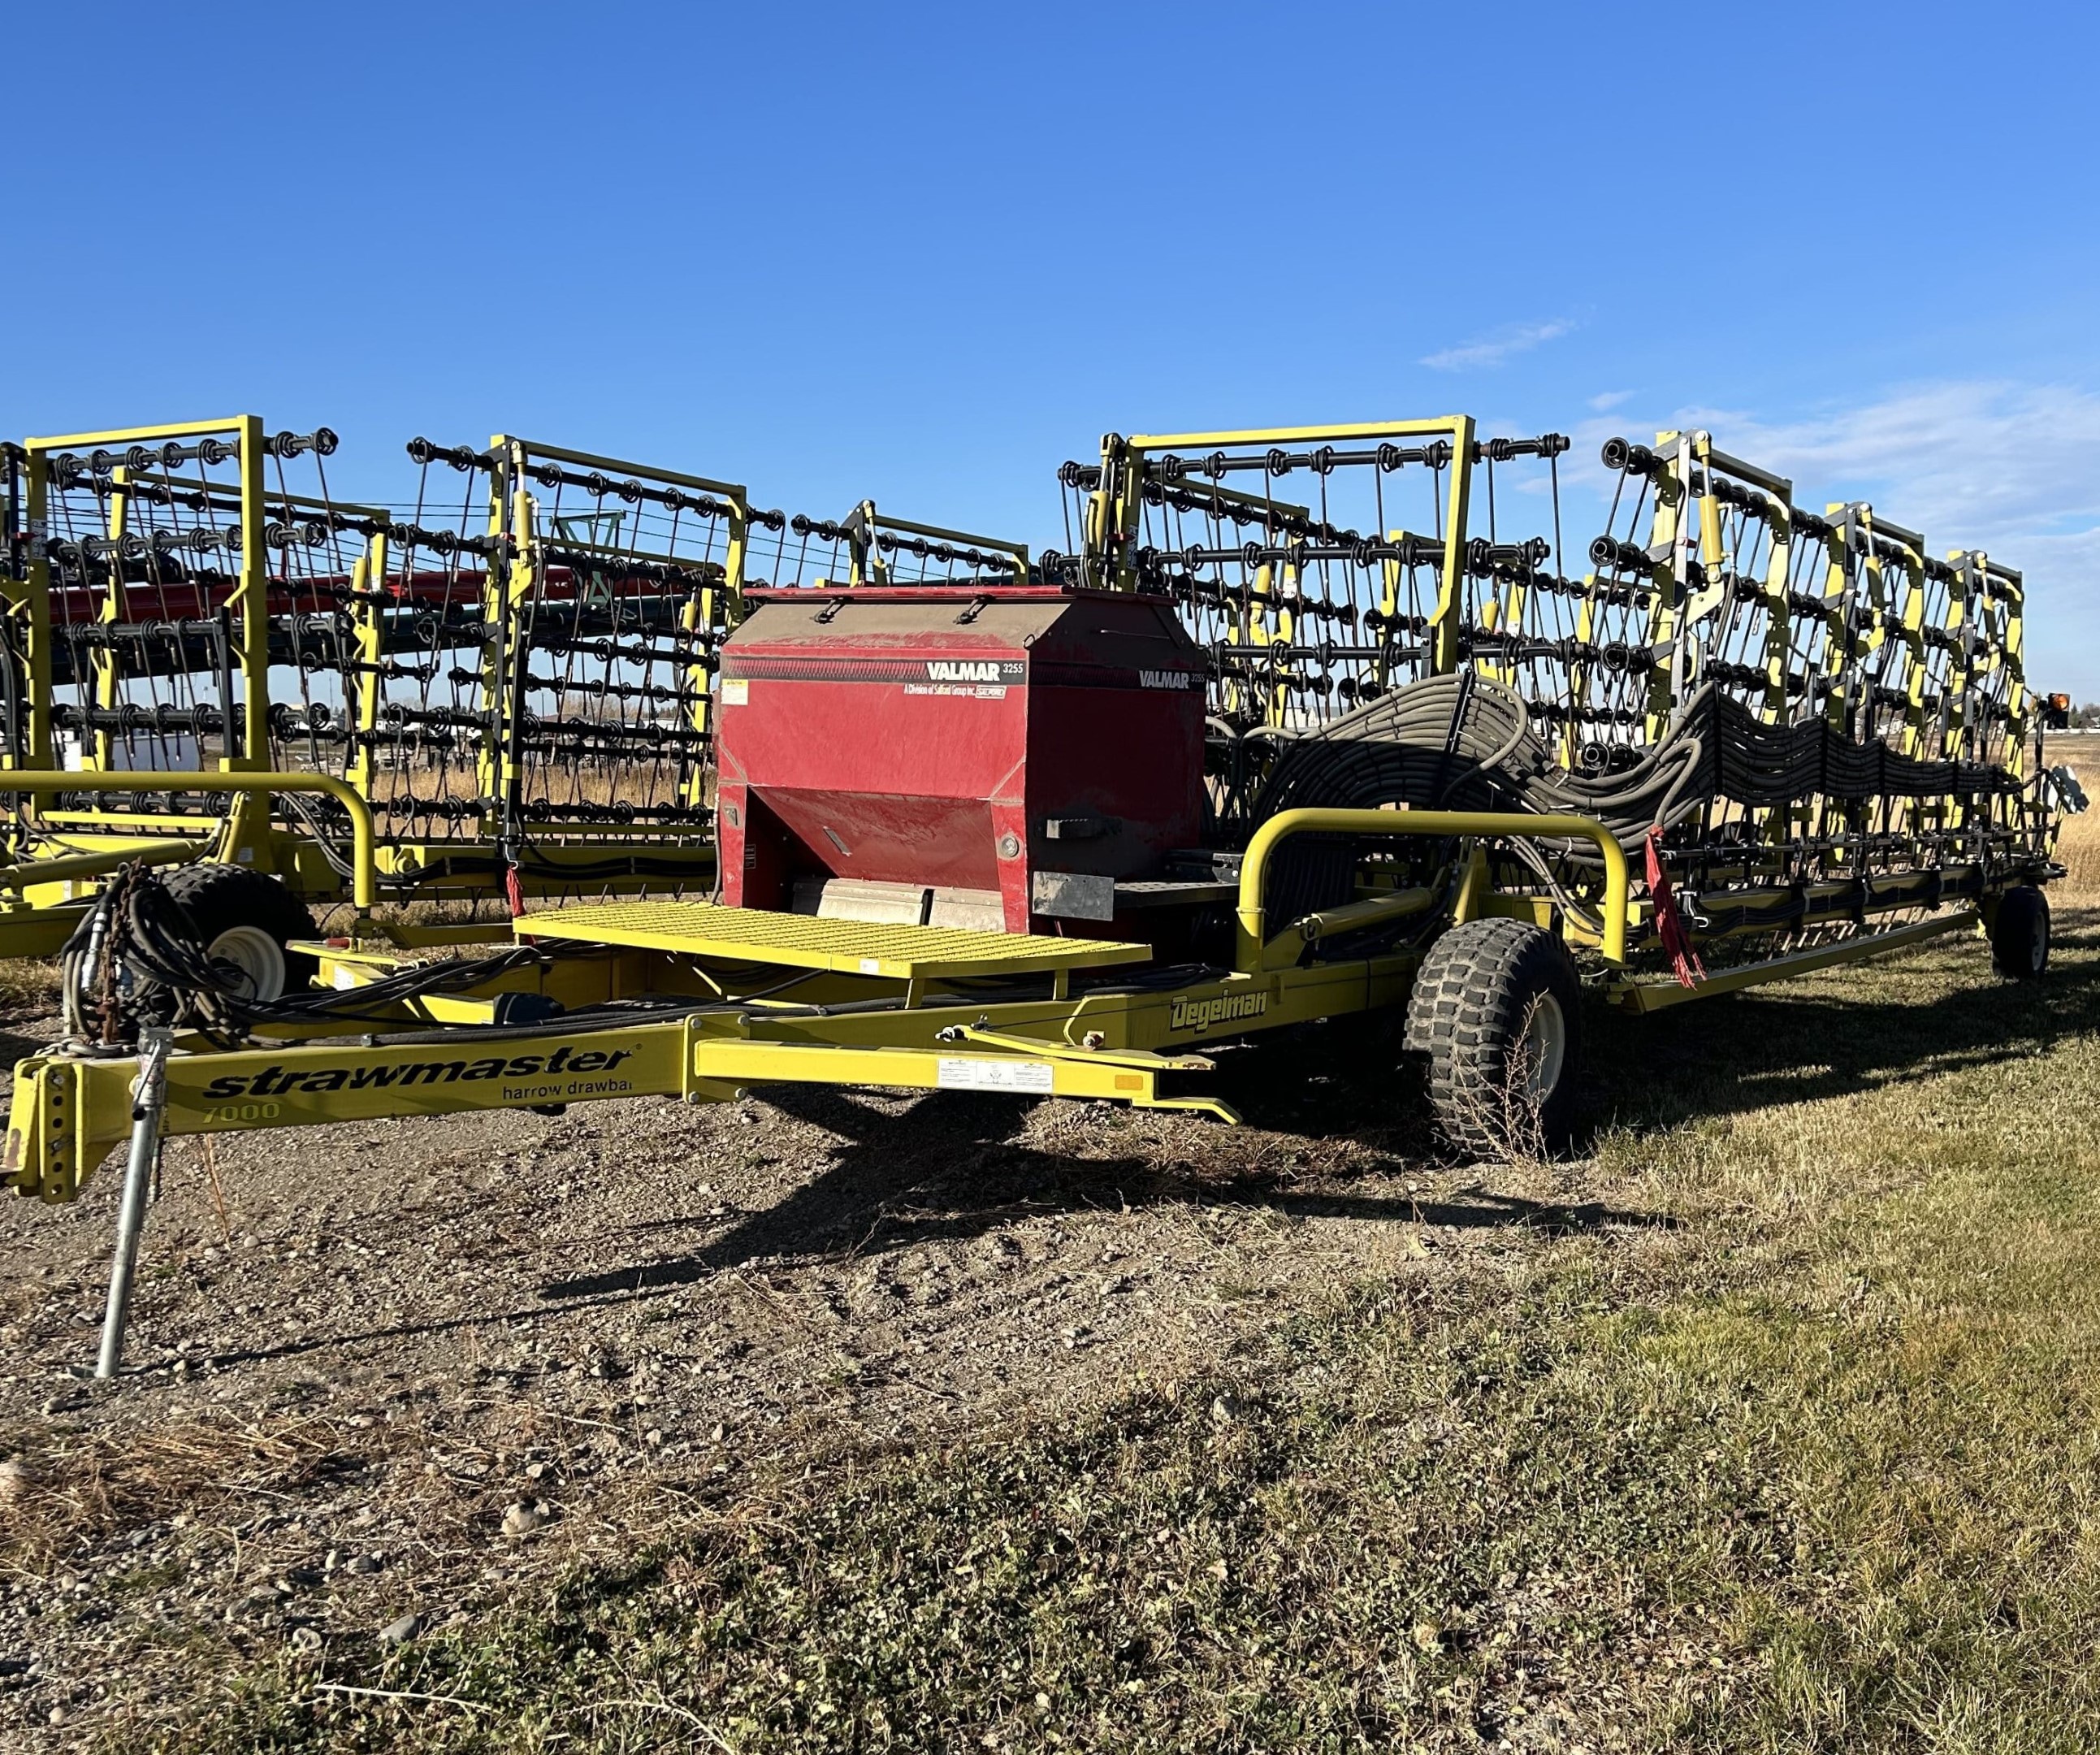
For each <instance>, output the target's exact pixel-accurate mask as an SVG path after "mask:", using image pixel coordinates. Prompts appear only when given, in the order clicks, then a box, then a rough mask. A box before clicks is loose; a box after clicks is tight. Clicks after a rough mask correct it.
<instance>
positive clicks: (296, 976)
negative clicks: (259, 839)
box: [166, 865, 318, 1000]
mask: <svg viewBox="0 0 2100 1755" xmlns="http://www.w3.org/2000/svg"><path fill="white" fill-rule="evenodd" d="M166 882H167V886H168V893H169V894H170V895H172V896H173V897H174V899H175V900H177V901H178V902H179V903H181V904H182V905H183V908H184V909H185V910H187V911H188V914H189V917H190V919H191V920H192V922H194V923H195V924H196V930H197V938H198V939H199V941H200V942H201V944H203V945H204V948H205V953H206V954H207V955H208V956H210V957H212V958H213V959H214V961H218V962H224V963H230V964H232V966H234V967H235V968H236V969H238V970H240V972H241V974H242V975H245V977H246V978H247V981H248V992H249V997H250V998H252V999H262V1000H271V999H276V998H279V997H281V996H282V995H284V994H285V993H287V992H300V991H302V989H303V988H306V987H307V986H308V985H309V984H311V981H312V980H313V978H314V975H315V970H316V969H317V968H318V965H317V964H316V963H315V961H314V959H313V958H312V957H302V956H299V955H298V954H297V953H293V952H291V951H288V950H286V949H285V944H286V943H287V942H288V941H289V940H290V939H311V938H313V937H315V936H316V933H315V927H314V917H313V916H312V915H311V914H310V913H307V907H306V904H304V903H303V902H302V901H300V900H299V899H298V897H297V896H295V895H293V894H292V892H291V891H289V890H287V889H286V888H285V886H284V885H282V884H281V883H280V882H278V881H277V880H276V878H270V877H266V876H265V875H264V874H263V873H261V872H255V871H250V870H249V869H248V868H247V867H246V866H245V865H185V866H183V867H182V868H181V869H179V870H176V871H173V872H170V873H168V874H167V878H166Z"/></svg>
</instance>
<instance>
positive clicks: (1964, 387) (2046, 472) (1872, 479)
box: [1577, 379, 2100, 699]
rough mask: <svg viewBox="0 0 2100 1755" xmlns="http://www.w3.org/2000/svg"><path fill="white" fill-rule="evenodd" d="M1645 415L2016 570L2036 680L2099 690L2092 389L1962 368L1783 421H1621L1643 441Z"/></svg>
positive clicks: (1586, 431)
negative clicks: (1961, 374) (2092, 618)
mask: <svg viewBox="0 0 2100 1755" xmlns="http://www.w3.org/2000/svg"><path fill="white" fill-rule="evenodd" d="M1593 405H1594V404H1593ZM1614 405H1615V406H1616V404H1614ZM1608 424H1609V423H1607V422H1602V421H1593V422H1583V423H1582V426H1581V427H1578V428H1577V435H1578V444H1579V445H1580V446H1581V453H1586V455H1587V456H1588V457H1594V456H1595V454H1596V453H1595V440H1596V439H1597V438H1599V436H1601V435H1603V434H1604V432H1605V431H1607V427H1608ZM1651 428H1661V429H1665V430H1666V429H1670V428H1674V429H1676V430H1678V431H1684V430H1687V429H1690V428H1704V429H1705V431H1709V432H1710V433H1712V434H1713V435H1714V443H1715V444H1717V445H1718V446H1719V447H1720V448H1721V449H1723V450H1724V451H1728V452H1732V453H1734V454H1735V455H1736V456H1737V457H1740V458H1744V459H1745V461H1747V462H1753V463H1758V464H1761V465H1762V466H1764V467H1765V468H1767V469H1771V470H1776V471H1778V472H1779V473H1780V474H1781V475H1785V476H1788V477H1789V478H1790V479H1791V480H1792V481H1793V497H1794V503H1795V504H1796V505H1798V506H1806V507H1807V508H1808V509H1810V510H1811V511H1821V510H1822V509H1823V508H1824V506H1825V505H1827V504H1829V503H1831V502H1839V501H1847V500H1865V501H1868V502H1870V503H1871V504H1873V506H1874V507H1875V509H1876V510H1877V511H1880V512H1881V513H1882V514H1883V515H1885V516H1886V517H1888V518H1889V519H1892V520H1893V521H1894V522H1895V523H1897V524H1904V525H1908V527H1909V528H1912V529H1913V530H1918V531H1921V532H1922V533H1924V535H1925V538H1926V544H1927V546H1928V547H1929V548H1930V550H1931V551H1932V552H1933V553H1935V554H1945V553H1947V552H1948V550H1954V549H1974V548H1980V549H1985V550H1988V551H1989V552H1990V554H1991V555H1992V557H1993V558H1994V559H1997V560H2000V561H2002V562H2003V563H2005V564H2006V565H2008V566H2010V567H2014V568H2018V569H2020V571H2021V572H2023V573H2024V574H2025V575H2026V577H2027V586H2028V603H2029V619H2028V644H2027V652H2028V670H2029V673H2030V676H2031V678H2032V680H2033V682H2034V683H2035V684H2036V687H2041V688H2045V689H2046V688H2049V687H2065V686H2069V687H2073V688H2075V689H2076V691H2077V692H2078V693H2079V694H2080V697H2081V698H2088V699H2089V698H2094V697H2100V639H2095V638H2094V637H2093V635H2092V634H2089V633H2088V632H2087V630H2086V627H2085V623H2086V621H2088V620H2089V612H2090V610H2091V608H2093V607H2096V606H2100V469H2097V468H2096V467H2095V466H2094V464H2093V458H2094V456H2095V455H2096V454H2100V393H2096V392H2093V391H2086V390H2081V389H2078V388H2076V387H2072V386H2068V385H2062V384H2023V383H2018V382H2006V381H2001V380H1988V379H1957V380H1952V381H1949V382H1940V383H1929V384H1921V385H1916V386H1913V387H1909V388H1907V389H1904V390H1901V391H1896V392H1895V393H1894V394H1892V395H1890V396H1885V397H1882V399H1880V400H1877V401H1873V402H1868V403H1864V404H1860V405H1858V406H1856V407H1853V408H1849V409H1830V410H1829V411H1828V412H1824V413H1810V414H1806V415H1802V416H1800V417H1798V418H1791V419H1785V420H1768V419H1764V418H1760V417H1758V415H1756V414H1754V413H1748V412H1745V411H1742V410H1736V409H1718V408H1686V409H1678V410H1677V411H1675V413H1673V414H1670V415H1668V416H1666V417H1664V418H1657V419H1656V420H1654V421H1652V422H1635V421H1633V420H1632V419H1630V418H1626V419H1625V420H1623V421H1621V422H1619V423H1617V430H1618V431H1624V432H1626V434H1627V435H1629V436H1630V437H1635V438H1643V439H1644V438H1647V437H1648V436H1649V431H1650V429H1651Z"/></svg>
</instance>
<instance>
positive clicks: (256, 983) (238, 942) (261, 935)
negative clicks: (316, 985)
mask: <svg viewBox="0 0 2100 1755" xmlns="http://www.w3.org/2000/svg"><path fill="white" fill-rule="evenodd" d="M205 954H206V955H207V956H209V957H210V958H211V960H212V961H214V962H215V963H231V964H232V965H233V966H234V967H235V968H236V969H238V970H240V975H241V979H242V981H243V983H244V988H243V997H245V998H248V999H278V998H281V997H283V995H284V992H285V948H284V946H282V945H281V944H278V942H277V941H276V939H273V938H271V936H270V935H269V934H268V933H267V932H265V931H263V930H262V928H261V927H260V926H228V927H227V929H226V931H223V932H222V933H221V934H219V935H218V937H217V938H215V939H213V940H212V941H211V944H210V945H209V946H208V947H207V948H206V952H205Z"/></svg>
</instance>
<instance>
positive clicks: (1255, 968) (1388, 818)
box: [1237, 810, 1630, 975]
mask: <svg viewBox="0 0 2100 1755" xmlns="http://www.w3.org/2000/svg"><path fill="white" fill-rule="evenodd" d="M1299 834H1347V835H1394V836H1399V835H1419V836H1427V837H1436V838H1450V837H1456V836H1461V835H1470V836H1478V837H1481V838H1489V839H1495V838H1501V839H1524V840H1532V841H1548V840H1553V841H1557V840H1573V841H1587V842H1591V843H1593V844H1594V845H1595V847H1596V848H1597V851H1599V852H1600V853H1602V854H1603V855H1604V960H1605V961H1607V962H1610V963H1623V962H1624V961H1626V917H1627V913H1628V908H1629V905H1630V904H1629V899H1628V894H1627V882H1628V879H1627V871H1626V850H1625V849H1624V848H1623V847H1621V846H1620V845H1619V843H1618V840H1617V837H1615V836H1614V835H1613V834H1612V832H1611V830H1610V829H1607V828H1606V827H1605V826H1604V824H1602V823H1599V822H1598V821H1596V820H1595V819H1594V818H1591V817H1587V816H1528V815H1526V814H1524V812H1521V811H1344V810H1307V811H1279V812H1277V815H1275V816H1272V817H1271V818H1269V820H1268V821H1267V822H1265V823H1264V824H1262V825H1261V827H1260V829H1256V830H1255V834H1254V839H1253V840H1251V842H1248V843H1247V849H1246V853H1245V854H1243V855H1242V856H1241V860H1240V895H1239V908H1238V913H1239V953H1238V958H1237V966H1238V967H1239V969H1240V970H1241V972H1242V974H1246V975H1255V974H1258V973H1260V970H1261V969H1262V947H1263V945H1264V943H1265V942H1266V940H1267V939H1268V911H1267V908H1266V906H1265V904H1264V901H1263V891H1264V887H1265V886H1266V883H1267V881H1268V862H1269V860H1270V859H1271V857H1272V856H1273V855H1274V854H1275V851H1276V850H1277V847H1279V846H1281V845H1282V842H1285V841H1286V840H1287V839H1289V838H1290V837H1291V836H1292V835H1299Z"/></svg>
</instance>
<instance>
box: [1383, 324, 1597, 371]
mask: <svg viewBox="0 0 2100 1755" xmlns="http://www.w3.org/2000/svg"><path fill="white" fill-rule="evenodd" d="M1574 329H1575V325H1574V324H1573V321H1572V320H1569V319H1568V318H1566V317H1555V318H1553V319H1552V320H1551V321H1550V322H1546V323H1522V324H1518V325H1515V326H1514V327H1513V328H1510V329H1498V330H1496V331H1495V333H1494V334H1491V335H1483V336H1480V337H1479V338H1476V339H1475V340H1472V341H1469V342H1464V343H1461V344H1460V345H1459V346H1458V347H1445V348H1441V349H1440V350H1439V351H1436V352H1435V353H1428V354H1424V355H1423V356H1422V358H1421V359H1420V360H1417V361H1416V362H1415V363H1416V364H1417V365H1426V366H1427V367H1428V368H1429V369H1431V370H1432V371H1433V372H1469V371H1472V370H1475V369H1477V368H1479V367H1482V366H1495V365H1502V363H1503V361H1505V360H1511V359H1514V358H1515V356H1517V355H1518V354H1520V353H1529V352H1530V351H1531V350H1532V349H1533V348H1534V347H1541V346H1543V345H1544V344H1545V343H1547V342H1550V341H1558V340H1560V338H1561V337H1562V336H1563V335H1567V334H1573V331H1574Z"/></svg>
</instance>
